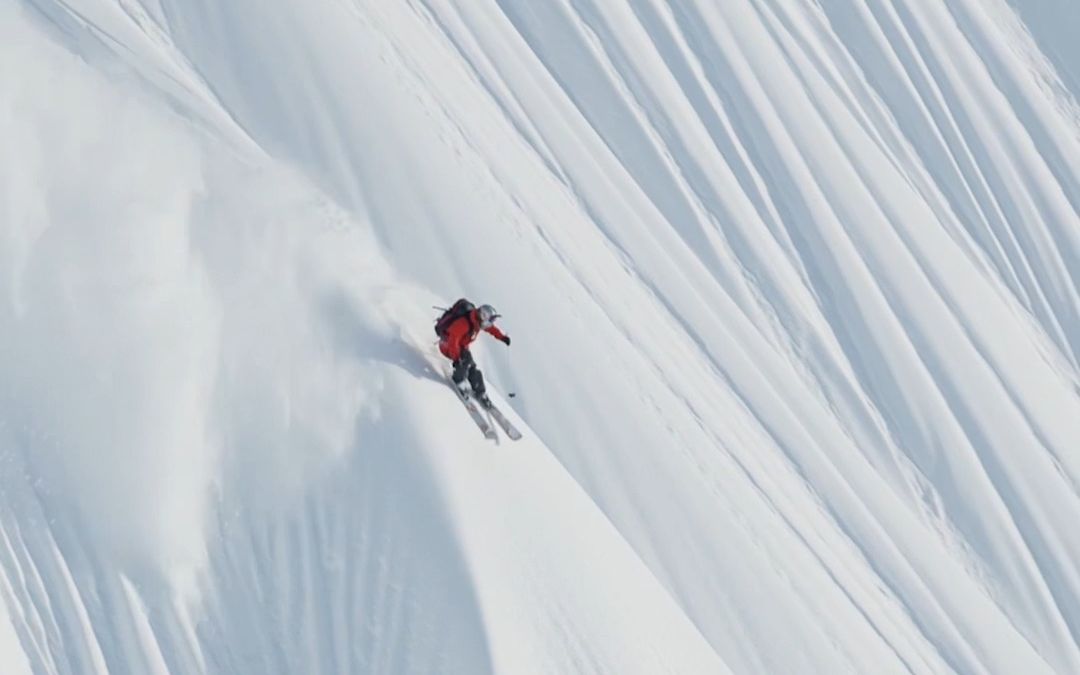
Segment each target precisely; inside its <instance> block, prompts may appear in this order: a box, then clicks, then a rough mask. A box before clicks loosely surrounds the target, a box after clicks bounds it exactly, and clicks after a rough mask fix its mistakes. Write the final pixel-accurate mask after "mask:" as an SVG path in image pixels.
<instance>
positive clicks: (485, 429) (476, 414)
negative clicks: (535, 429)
mask: <svg viewBox="0 0 1080 675" xmlns="http://www.w3.org/2000/svg"><path fill="white" fill-rule="evenodd" d="M446 381H447V382H448V383H449V384H450V388H451V389H453V390H454V394H455V395H456V396H457V397H458V400H459V401H461V403H462V404H463V405H464V406H465V409H466V410H468V411H469V417H471V418H472V419H473V422H476V426H478V427H480V433H482V434H484V438H487V439H488V440H492V441H493V440H495V438H496V436H495V429H493V428H492V427H491V422H489V421H488V420H487V418H485V417H484V413H482V412H480V407H479V406H477V405H476V401H474V400H472V399H471V398H466V397H464V396H462V395H461V390H460V389H458V388H457V385H456V384H454V380H453V379H451V378H450V376H449V375H447V376H446ZM515 431H516V430H515ZM509 433H510V432H507V435H509ZM519 436H520V434H519Z"/></svg>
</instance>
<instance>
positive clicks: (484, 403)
mask: <svg viewBox="0 0 1080 675" xmlns="http://www.w3.org/2000/svg"><path fill="white" fill-rule="evenodd" d="M476 402H477V403H479V404H480V407H481V408H483V409H484V410H487V409H488V408H490V407H491V399H490V398H488V395H487V394H485V393H481V394H476Z"/></svg>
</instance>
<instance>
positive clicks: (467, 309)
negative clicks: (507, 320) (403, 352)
mask: <svg viewBox="0 0 1080 675" xmlns="http://www.w3.org/2000/svg"><path fill="white" fill-rule="evenodd" d="M497 318H499V314H498V313H497V312H496V311H495V308H494V307H492V306H491V305H480V307H474V306H473V304H472V303H471V302H469V301H468V300H465V299H464V298H462V299H461V300H458V301H457V302H455V303H454V306H453V307H451V308H450V309H448V310H446V312H444V313H443V315H442V317H440V318H439V320H438V321H437V322H436V323H435V333H436V334H437V335H438V336H439V351H440V352H442V355H443V356H445V357H446V358H448V359H450V361H451V362H452V363H453V366H454V372H453V374H452V375H451V378H450V379H452V380H453V381H454V385H455V386H456V387H457V388H458V391H460V392H461V396H462V398H466V399H467V398H468V397H469V388H468V387H469V386H471V387H472V393H473V394H474V395H475V396H476V400H477V401H479V402H480V405H482V406H483V407H485V408H488V407H490V406H491V399H489V398H488V397H487V394H486V393H485V391H486V390H485V387H484V375H483V373H481V372H480V369H479V368H477V367H476V361H474V360H473V357H472V353H471V352H470V351H469V345H471V344H472V342H473V340H475V339H476V336H477V335H479V334H480V331H484V332H486V333H489V334H491V336H492V337H494V338H495V339H496V340H499V341H501V342H503V343H504V344H506V346H510V336H509V335H506V334H505V333H503V332H502V331H501V330H499V329H498V327H497V326H495V319H497ZM466 380H467V381H468V385H466Z"/></svg>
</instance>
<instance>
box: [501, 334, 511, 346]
mask: <svg viewBox="0 0 1080 675" xmlns="http://www.w3.org/2000/svg"><path fill="white" fill-rule="evenodd" d="M502 341H503V342H505V343H506V346H507V347H509V346H510V336H509V335H504V336H503V339H502Z"/></svg>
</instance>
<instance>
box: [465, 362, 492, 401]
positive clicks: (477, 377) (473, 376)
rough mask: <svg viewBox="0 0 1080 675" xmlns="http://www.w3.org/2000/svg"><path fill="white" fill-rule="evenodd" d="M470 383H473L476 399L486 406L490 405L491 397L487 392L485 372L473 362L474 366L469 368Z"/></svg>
mask: <svg viewBox="0 0 1080 675" xmlns="http://www.w3.org/2000/svg"><path fill="white" fill-rule="evenodd" d="M469 384H470V385H472V390H473V394H474V395H475V396H476V400H477V401H480V405H482V406H483V407H485V408H487V407H488V406H490V405H491V399H489V398H488V397H487V394H486V393H485V387H484V374H483V373H481V372H480V369H479V368H477V367H476V363H473V364H472V368H470V369H469Z"/></svg>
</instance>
